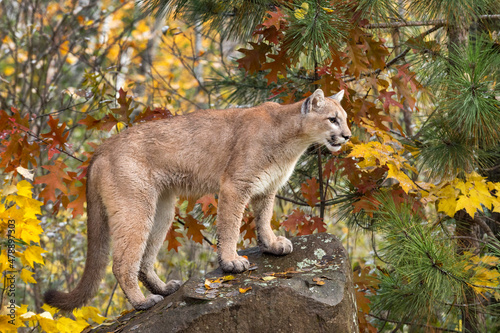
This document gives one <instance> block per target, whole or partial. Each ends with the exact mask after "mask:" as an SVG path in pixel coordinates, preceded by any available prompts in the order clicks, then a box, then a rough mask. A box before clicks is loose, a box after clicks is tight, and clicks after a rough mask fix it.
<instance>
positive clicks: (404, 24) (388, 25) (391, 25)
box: [364, 14, 500, 29]
mask: <svg viewBox="0 0 500 333" xmlns="http://www.w3.org/2000/svg"><path fill="white" fill-rule="evenodd" d="M478 19H480V20H497V19H500V14H494V15H480V16H478ZM447 23H448V22H447V21H446V20H431V21H410V22H390V23H373V24H367V25H365V26H364V28H365V29H387V28H401V27H418V26H426V25H434V26H443V25H446V24H447Z"/></svg>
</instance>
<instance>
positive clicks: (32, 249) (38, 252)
mask: <svg viewBox="0 0 500 333" xmlns="http://www.w3.org/2000/svg"><path fill="white" fill-rule="evenodd" d="M45 252H47V251H45V250H44V249H42V248H41V247H40V246H37V245H33V246H28V248H27V249H26V250H25V251H24V252H23V253H22V254H21V261H22V262H23V264H28V265H29V266H30V267H31V268H34V263H35V262H37V263H39V264H43V263H44V260H43V257H42V253H45Z"/></svg>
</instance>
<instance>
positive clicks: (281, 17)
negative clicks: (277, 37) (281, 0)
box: [262, 7, 285, 30]
mask: <svg viewBox="0 0 500 333" xmlns="http://www.w3.org/2000/svg"><path fill="white" fill-rule="evenodd" d="M266 14H267V15H269V16H268V17H266V19H265V20H264V22H262V25H263V26H265V27H268V28H270V27H271V26H274V27H275V28H276V30H280V27H281V22H285V14H283V12H282V11H281V8H279V7H277V8H276V11H275V12H273V11H268V12H266Z"/></svg>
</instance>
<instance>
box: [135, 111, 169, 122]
mask: <svg viewBox="0 0 500 333" xmlns="http://www.w3.org/2000/svg"><path fill="white" fill-rule="evenodd" d="M173 116H174V115H173V114H172V113H171V112H170V111H169V110H168V109H166V108H154V109H153V110H151V109H150V108H149V107H148V108H147V109H146V110H145V111H144V112H141V113H140V114H138V115H137V117H135V119H134V123H144V122H147V121H155V120H160V119H166V118H170V117H173Z"/></svg>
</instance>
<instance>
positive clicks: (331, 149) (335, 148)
mask: <svg viewBox="0 0 500 333" xmlns="http://www.w3.org/2000/svg"><path fill="white" fill-rule="evenodd" d="M324 144H325V146H326V148H328V150H329V151H331V152H336V151H339V150H340V148H342V147H341V146H332V145H331V144H330V143H329V142H328V141H326V140H325V143H324Z"/></svg>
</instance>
